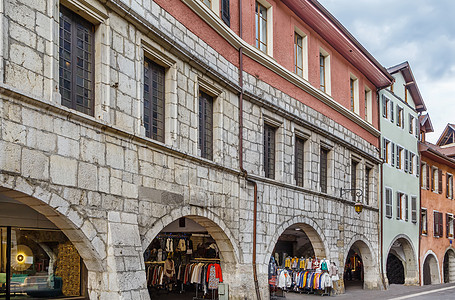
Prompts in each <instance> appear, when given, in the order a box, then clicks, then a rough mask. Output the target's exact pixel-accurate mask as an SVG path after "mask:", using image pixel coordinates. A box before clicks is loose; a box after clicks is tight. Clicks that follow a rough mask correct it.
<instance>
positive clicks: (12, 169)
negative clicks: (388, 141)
mask: <svg viewBox="0 0 455 300" xmlns="http://www.w3.org/2000/svg"><path fill="white" fill-rule="evenodd" d="M130 2H131V3H130ZM0 3H1V4H2V5H3V6H4V7H3V9H4V11H5V14H6V16H5V15H1V18H2V19H1V20H0V21H1V22H3V23H4V26H5V28H6V30H5V31H4V35H3V36H2V39H3V45H4V46H3V50H2V51H3V52H2V55H3V60H4V81H3V82H1V83H0V124H1V127H0V193H1V194H2V195H6V196H7V197H10V198H13V199H16V200H18V201H20V202H22V203H25V204H27V205H29V206H30V207H32V208H34V209H35V210H37V211H38V212H40V213H42V214H43V215H45V216H46V217H47V218H48V219H49V220H51V221H52V222H53V223H54V224H55V225H56V226H57V227H59V228H61V229H62V230H63V231H64V233H65V234H66V235H67V236H68V238H69V239H70V240H71V241H72V242H73V244H74V245H75V246H76V248H77V250H78V251H79V254H80V255H81V256H82V258H83V260H84V262H85V265H86V267H87V269H88V271H89V280H88V284H89V286H88V290H89V297H90V299H110V300H112V299H149V295H148V292H147V287H146V274H145V265H144V259H143V252H144V251H145V249H146V248H147V247H148V245H149V243H150V242H151V241H152V240H153V238H154V237H155V236H156V235H157V234H158V233H159V232H160V231H161V230H162V229H163V228H164V227H165V226H166V225H168V224H169V223H171V222H172V221H175V220H177V219H178V218H180V217H188V218H190V219H192V220H194V221H196V222H198V223H199V224H200V225H203V226H205V227H206V228H207V231H208V232H209V233H210V234H211V235H212V236H213V237H214V238H215V240H216V241H217V244H218V247H219V248H220V251H221V256H222V259H223V261H222V267H223V272H224V274H223V277H225V281H226V282H227V283H228V284H229V292H230V295H231V297H230V299H245V298H247V299H254V298H255V295H254V293H252V292H251V291H253V290H254V286H253V280H252V278H253V275H252V273H253V271H252V264H251V263H252V234H253V213H252V208H253V193H252V186H251V185H249V184H248V183H246V181H245V179H244V177H243V176H242V173H241V171H240V169H239V157H238V147H239V132H240V128H239V123H238V120H239V98H238V91H239V89H238V86H239V83H238V66H236V65H234V64H232V63H230V62H229V61H228V60H227V59H226V58H224V57H223V56H222V55H221V54H219V53H217V52H216V50H215V49H213V48H212V47H210V46H209V45H208V44H207V43H206V42H205V41H204V40H202V39H201V38H200V37H198V36H196V35H195V34H194V33H192V32H191V31H190V30H188V29H187V28H186V27H185V26H184V25H183V24H181V23H179V22H178V21H177V20H176V18H174V17H173V16H172V15H171V14H169V13H168V12H166V11H165V10H164V9H162V8H161V7H160V6H158V5H157V4H156V3H155V2H154V1H136V0H133V1H120V0H118V1H117V0H116V1H114V0H108V1H105V0H104V1H96V0H87V1H73V0H65V1H62V2H61V3H60V5H66V6H68V7H70V8H72V9H75V7H76V8H77V5H79V8H78V9H79V11H78V10H77V9H75V10H76V11H78V12H79V13H80V15H81V16H83V17H86V18H88V19H89V21H91V22H94V23H95V22H98V23H96V26H95V49H96V50H95V51H96V52H95V53H96V55H95V56H96V58H95V68H96V69H95V73H96V76H95V81H96V82H95V99H94V100H95V113H94V116H88V115H84V114H82V113H79V112H76V111H74V110H71V109H69V108H67V107H64V106H62V105H61V104H60V97H59V92H58V64H59V60H58V43H59V41H58V9H57V7H58V5H59V2H58V1H56V0H40V1H25V0H4V1H2V2H0ZM76 4H77V5H76ZM179 5H184V4H183V3H179ZM126 6H128V7H130V8H131V11H130V12H128V13H127V12H125V11H124V10H123V9H124V8H125V7H126ZM82 9H86V10H87V11H85V12H84V11H83V10H82ZM132 19H134V20H135V21H134V23H132V22H131V20H132ZM170 42H172V44H173V45H174V47H173V48H172V49H171V47H170ZM148 49H152V51H150V52H153V53H148V52H147V51H149V50H148ZM144 55H147V56H151V57H152V58H154V60H157V61H161V63H162V64H163V65H165V66H167V67H166V82H167V85H166V89H167V90H166V93H167V94H166V105H167V106H166V108H167V107H172V109H169V110H168V111H166V120H167V123H166V124H167V125H166V127H165V136H166V138H165V142H164V143H161V142H157V141H154V140H152V139H150V138H147V137H146V136H145V130H144V128H143V122H142V114H143V111H142V107H143V101H142V86H143V83H142V82H143V73H142V72H143V66H142V64H143V57H144ZM160 59H161V60H160ZM244 80H245V99H244V103H243V106H244V113H243V118H244V129H243V136H244V137H245V140H244V147H245V150H244V156H243V160H244V166H245V169H246V170H247V171H248V173H249V174H250V176H251V178H253V179H254V180H256V181H257V182H258V196H259V201H258V207H259V208H258V227H257V232H258V236H257V241H258V247H257V248H258V253H257V263H258V271H259V283H260V287H261V293H262V296H263V299H267V298H268V297H269V296H268V292H267V291H268V289H267V284H268V283H267V266H268V261H269V258H270V255H271V254H272V252H273V248H274V245H275V244H276V242H277V240H278V238H279V236H280V235H281V234H282V233H283V232H284V230H286V229H287V228H288V227H289V226H291V225H294V224H302V226H305V228H307V229H308V231H307V235H309V236H310V239H312V241H314V243H313V247H315V248H316V249H317V250H318V251H321V253H324V255H325V256H326V257H327V258H329V259H331V260H333V261H335V262H336V263H337V265H338V266H343V265H344V260H345V259H346V255H347V253H348V251H349V249H350V247H351V246H352V245H354V244H355V243H356V242H358V241H362V242H363V244H362V245H364V247H363V248H362V247H360V251H363V253H364V255H365V257H368V259H369V260H371V261H372V262H373V263H376V264H377V261H378V250H379V249H378V228H377V220H378V194H377V182H378V162H379V158H378V152H377V151H376V149H375V147H373V146H372V145H371V144H370V143H368V142H367V141H365V140H363V139H361V138H360V137H359V136H358V135H357V134H356V133H354V132H351V131H349V130H347V129H346V128H344V127H343V126H341V125H340V124H338V123H337V122H336V121H335V120H331V119H328V118H327V117H325V116H324V115H323V114H321V113H320V112H318V111H316V110H314V109H312V108H309V107H308V106H306V105H305V104H303V103H302V102H300V101H298V100H297V99H294V98H292V97H291V96H289V95H287V94H285V93H283V92H282V91H280V90H279V89H277V88H275V87H273V86H270V85H268V84H267V83H266V82H264V81H261V80H259V79H257V78H256V77H255V76H253V75H251V74H247V73H246V74H244ZM168 88H169V89H168ZM208 88H210V89H211V91H212V92H215V93H216V96H217V97H215V100H214V137H215V139H214V150H215V151H214V158H213V161H211V160H207V159H204V158H201V157H200V154H199V152H198V138H197V137H198V102H197V100H198V92H199V89H208ZM269 120H273V121H274V122H276V124H277V126H278V129H279V130H278V131H277V136H276V139H277V145H279V147H277V158H278V159H277V163H276V164H277V165H276V168H277V173H276V175H277V176H276V180H269V179H266V178H265V177H264V171H263V159H262V151H263V125H264V122H267V121H269ZM168 125H169V126H168ZM298 135H302V136H303V137H305V138H306V143H308V148H307V149H308V151H307V155H306V157H305V174H304V177H305V184H304V186H303V187H297V186H296V185H295V180H294V168H293V163H294V155H293V153H294V146H295V145H294V141H295V137H296V136H298ZM346 141H353V142H352V143H350V142H346ZM321 146H323V147H326V148H328V149H329V150H330V152H329V158H328V169H329V174H328V191H327V193H323V192H321V191H320V188H319V186H320V184H319V171H318V170H319V149H320V147H321ZM352 155H355V156H356V157H358V158H359V164H360V166H365V165H367V164H368V165H372V166H373V172H372V173H373V174H374V175H373V178H372V180H371V182H372V188H371V189H370V190H371V191H372V194H371V201H370V205H369V206H368V207H366V208H365V210H364V212H363V213H362V214H361V215H358V214H356V213H355V212H354V209H353V203H351V202H350V201H347V200H344V199H340V198H339V189H340V188H345V187H348V186H349V183H350V181H349V177H348V176H347V174H348V166H349V164H350V161H351V156H352ZM359 169H361V168H360V167H359ZM363 169H364V168H363ZM0 205H1V203H0ZM340 226H342V229H340ZM368 272H369V273H368V275H369V276H370V277H366V278H368V280H369V281H367V282H366V284H367V286H368V287H371V288H375V287H378V285H379V282H378V281H377V280H376V281H375V279H374V276H375V275H377V274H379V270H377V269H374V268H372V269H371V270H368ZM378 278H379V277H378Z"/></svg>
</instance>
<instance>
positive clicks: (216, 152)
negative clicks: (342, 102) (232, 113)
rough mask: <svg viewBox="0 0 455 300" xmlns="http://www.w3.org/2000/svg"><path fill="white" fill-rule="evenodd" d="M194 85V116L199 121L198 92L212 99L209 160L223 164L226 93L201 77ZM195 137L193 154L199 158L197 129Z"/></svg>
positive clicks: (198, 77)
mask: <svg viewBox="0 0 455 300" xmlns="http://www.w3.org/2000/svg"><path fill="white" fill-rule="evenodd" d="M195 80H196V81H195V85H194V111H195V116H196V118H197V119H199V91H202V92H204V93H206V94H207V95H209V96H211V97H212V99H213V103H212V105H213V111H212V112H213V116H212V118H213V127H212V130H213V132H212V138H213V141H212V147H213V148H212V152H213V155H212V158H211V159H210V160H211V161H213V162H216V163H220V164H221V163H223V157H224V156H223V143H224V142H223V139H222V136H223V132H222V131H223V128H224V127H223V102H224V101H225V98H226V92H225V91H224V90H223V89H222V88H221V87H219V86H218V85H217V84H216V83H215V82H214V81H211V80H210V79H208V78H206V77H203V76H199V75H198V76H196V79H195ZM196 136H197V137H198V139H197V140H196V142H195V153H197V155H198V156H199V157H202V156H201V150H200V149H199V141H198V140H199V127H198V129H197V131H196Z"/></svg>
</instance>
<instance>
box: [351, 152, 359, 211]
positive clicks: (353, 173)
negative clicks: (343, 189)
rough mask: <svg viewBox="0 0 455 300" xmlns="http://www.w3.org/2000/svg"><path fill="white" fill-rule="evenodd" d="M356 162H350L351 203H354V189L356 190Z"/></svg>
mask: <svg viewBox="0 0 455 300" xmlns="http://www.w3.org/2000/svg"><path fill="white" fill-rule="evenodd" d="M358 164H359V163H358V162H356V161H354V160H351V198H352V201H354V202H355V201H356V196H355V195H356V191H355V190H356V189H357V166H358Z"/></svg>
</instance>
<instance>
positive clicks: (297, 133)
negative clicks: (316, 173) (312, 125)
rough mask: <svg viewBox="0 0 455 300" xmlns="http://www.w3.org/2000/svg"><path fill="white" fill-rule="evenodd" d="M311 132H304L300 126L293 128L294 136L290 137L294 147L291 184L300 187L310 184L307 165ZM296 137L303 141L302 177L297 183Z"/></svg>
mask: <svg viewBox="0 0 455 300" xmlns="http://www.w3.org/2000/svg"><path fill="white" fill-rule="evenodd" d="M310 138H311V133H309V132H306V130H304V129H302V128H294V136H293V138H292V147H293V149H294V155H293V162H292V163H293V171H294V175H293V179H292V180H293V184H294V185H296V186H300V187H309V186H311V183H310V182H309V180H310V174H308V170H309V166H310V165H311V145H310V144H311V141H310ZM297 139H300V140H302V141H303V170H302V172H303V173H302V177H303V182H302V184H301V185H300V184H298V183H297V178H296V176H297Z"/></svg>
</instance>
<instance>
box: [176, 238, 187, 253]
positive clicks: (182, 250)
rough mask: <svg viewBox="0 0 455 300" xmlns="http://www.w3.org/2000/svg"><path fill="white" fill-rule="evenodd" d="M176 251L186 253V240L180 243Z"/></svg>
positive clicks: (181, 240)
mask: <svg viewBox="0 0 455 300" xmlns="http://www.w3.org/2000/svg"><path fill="white" fill-rule="evenodd" d="M175 251H179V252H185V251H186V243H185V240H184V239H180V240H179V243H178V244H177V249H175Z"/></svg>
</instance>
